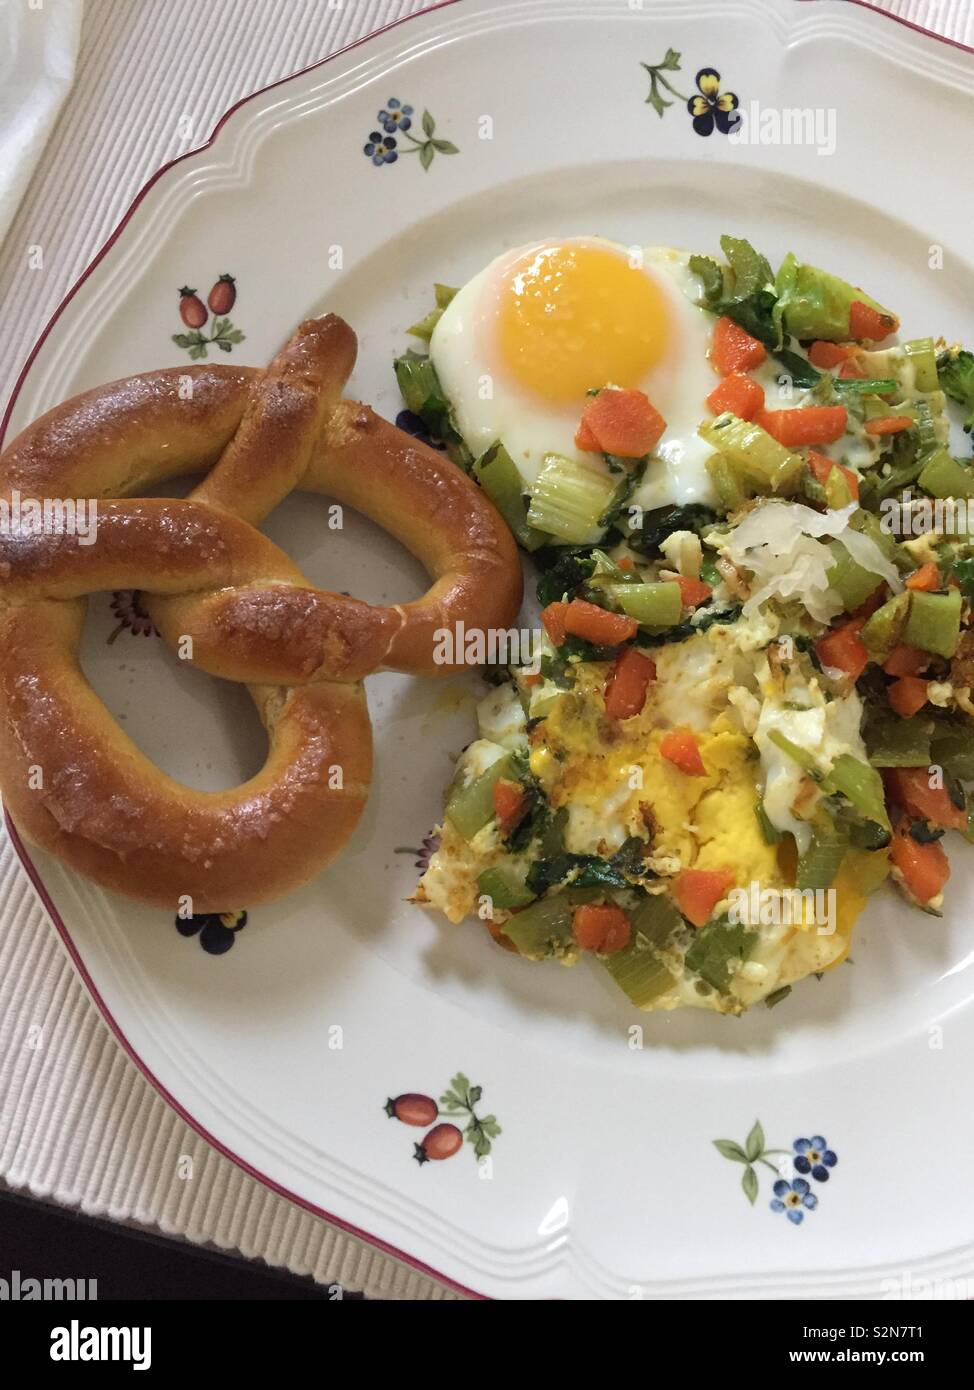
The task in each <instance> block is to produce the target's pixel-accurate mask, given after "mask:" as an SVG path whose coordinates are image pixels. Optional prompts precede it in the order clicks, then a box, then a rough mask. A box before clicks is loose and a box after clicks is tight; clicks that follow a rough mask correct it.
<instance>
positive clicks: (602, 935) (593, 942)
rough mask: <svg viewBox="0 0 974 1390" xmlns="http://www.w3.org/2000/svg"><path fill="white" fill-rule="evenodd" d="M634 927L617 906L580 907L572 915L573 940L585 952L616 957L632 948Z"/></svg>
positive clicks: (606, 904) (599, 904)
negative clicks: (626, 947)
mask: <svg viewBox="0 0 974 1390" xmlns="http://www.w3.org/2000/svg"><path fill="white" fill-rule="evenodd" d="M631 933H632V923H631V922H630V920H629V918H628V917H627V916H626V914H625V912H623V910H622V908H621V907H616V905H615V904H614V903H580V904H579V906H578V907H576V909H575V911H574V912H573V913H572V936H574V938H575V940H576V941H577V942H578V944H579V946H581V948H582V950H583V951H598V952H599V953H600V955H603V956H612V955H615V953H616V951H621V950H622V949H623V947H624V946H628V944H629V937H630V935H631Z"/></svg>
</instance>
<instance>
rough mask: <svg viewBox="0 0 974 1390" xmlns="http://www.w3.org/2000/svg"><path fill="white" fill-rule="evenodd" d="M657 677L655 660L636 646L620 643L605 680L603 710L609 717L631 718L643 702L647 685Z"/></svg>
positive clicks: (644, 701)
mask: <svg viewBox="0 0 974 1390" xmlns="http://www.w3.org/2000/svg"><path fill="white" fill-rule="evenodd" d="M655 679H656V663H655V662H653V661H651V660H650V659H649V657H648V656H644V655H643V653H642V652H641V651H640V650H639V648H638V647H623V649H622V651H621V652H620V653H619V655H618V656H617V657H616V659H615V662H614V663H613V666H612V670H611V671H610V672H609V679H608V680H607V681H606V683H605V712H606V714H607V715H608V716H609V718H610V719H631V718H632V716H633V715H634V714H638V713H639V711H640V710H641V709H642V707H643V705H644V704H645V703H646V689H647V687H648V685H649V682H650V681H654V680H655Z"/></svg>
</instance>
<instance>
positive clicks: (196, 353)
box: [189, 343, 206, 360]
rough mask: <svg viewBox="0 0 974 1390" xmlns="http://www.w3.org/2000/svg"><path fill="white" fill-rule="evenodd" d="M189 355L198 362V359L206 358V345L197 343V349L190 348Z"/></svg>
mask: <svg viewBox="0 0 974 1390" xmlns="http://www.w3.org/2000/svg"><path fill="white" fill-rule="evenodd" d="M189 355H190V357H191V358H193V359H194V360H196V359H197V358H200V357H205V356H206V344H205V343H197V344H196V346H195V347H191V348H190V350H189Z"/></svg>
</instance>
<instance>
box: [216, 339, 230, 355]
mask: <svg viewBox="0 0 974 1390" xmlns="http://www.w3.org/2000/svg"><path fill="white" fill-rule="evenodd" d="M216 345H217V347H218V348H219V349H220V351H221V352H233V344H232V343H228V342H227V340H226V338H218V339H217V344H216Z"/></svg>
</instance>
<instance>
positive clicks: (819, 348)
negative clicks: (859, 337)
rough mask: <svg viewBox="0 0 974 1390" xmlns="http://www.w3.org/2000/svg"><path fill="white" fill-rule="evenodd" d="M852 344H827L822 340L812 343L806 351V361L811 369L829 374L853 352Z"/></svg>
mask: <svg viewBox="0 0 974 1390" xmlns="http://www.w3.org/2000/svg"><path fill="white" fill-rule="evenodd" d="M855 350H856V349H855V346H854V344H852V343H828V342H825V341H824V340H822V339H819V341H818V342H816V343H812V346H811V347H810V348H809V349H808V360H809V362H811V364H812V366H813V367H818V368H819V370H820V371H823V372H829V371H831V370H832V368H833V367H838V366H839V364H840V363H842V362H845V361H846V359H847V358H849V357H851V356H852V354H853V353H854V352H855Z"/></svg>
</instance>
